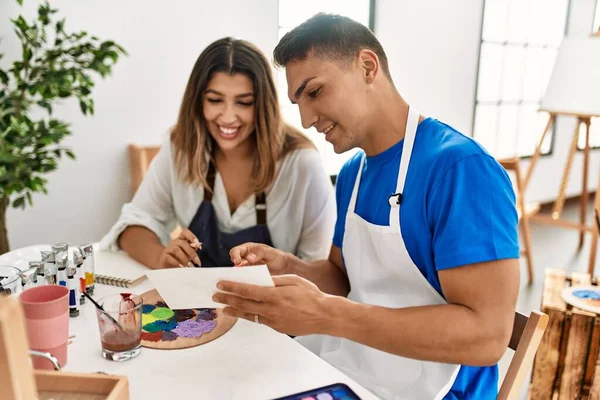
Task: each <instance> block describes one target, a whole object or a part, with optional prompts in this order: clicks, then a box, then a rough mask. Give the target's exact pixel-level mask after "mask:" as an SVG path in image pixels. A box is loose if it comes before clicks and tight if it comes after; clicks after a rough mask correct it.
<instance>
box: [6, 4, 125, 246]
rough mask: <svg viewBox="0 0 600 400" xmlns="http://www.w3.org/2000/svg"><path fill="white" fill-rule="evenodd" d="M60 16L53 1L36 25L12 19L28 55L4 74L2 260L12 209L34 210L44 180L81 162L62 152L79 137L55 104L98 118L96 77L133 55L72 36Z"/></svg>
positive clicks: (42, 9) (86, 37) (83, 34)
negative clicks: (67, 161)
mask: <svg viewBox="0 0 600 400" xmlns="http://www.w3.org/2000/svg"><path fill="white" fill-rule="evenodd" d="M22 1H23V0H17V2H18V3H19V4H22ZM56 13H57V10H56V9H53V8H51V7H50V4H49V3H48V2H47V1H46V2H44V3H43V4H41V5H40V6H39V8H38V12H37V17H36V18H35V19H33V20H32V21H31V22H28V21H26V20H25V18H23V16H19V17H17V18H15V19H12V20H11V22H12V24H13V26H14V31H15V33H16V35H17V36H18V38H19V39H20V42H21V48H22V51H21V54H20V58H19V59H16V60H14V61H13V62H12V64H11V65H10V67H9V68H8V69H7V70H5V69H2V68H0V254H3V253H5V252H7V251H8V250H9V244H8V233H7V229H6V227H7V224H6V212H7V209H8V207H10V206H12V207H20V208H25V206H26V205H30V206H31V205H32V196H31V195H32V193H37V192H42V193H47V191H46V183H47V180H46V178H45V177H44V176H45V174H46V173H48V172H50V171H54V170H55V169H56V168H57V166H58V161H59V160H60V159H61V158H62V157H63V156H65V155H66V156H67V157H70V158H72V159H73V158H75V155H74V154H73V152H72V151H71V150H70V149H68V148H66V147H64V146H61V142H62V140H63V139H64V138H65V137H66V136H68V135H71V133H72V132H71V129H70V126H69V123H68V122H66V121H62V120H59V119H56V118H53V117H52V106H53V105H55V104H57V102H59V101H62V100H66V99H70V98H74V99H76V100H77V101H79V106H80V109H81V112H82V113H83V114H84V115H93V113H94V101H93V99H92V97H91V94H92V89H93V87H94V79H95V78H97V77H98V76H100V77H102V78H105V77H106V76H108V75H110V74H111V71H112V67H113V66H114V64H115V63H116V62H117V60H118V59H119V56H120V55H124V54H126V52H125V50H124V49H123V48H122V47H121V46H119V45H118V44H116V43H115V42H113V41H100V40H99V39H98V38H97V37H95V36H90V35H88V33H87V32H75V33H68V32H67V31H66V30H65V19H64V18H63V19H57V18H56ZM2 56H3V54H0V58H1V57H2Z"/></svg>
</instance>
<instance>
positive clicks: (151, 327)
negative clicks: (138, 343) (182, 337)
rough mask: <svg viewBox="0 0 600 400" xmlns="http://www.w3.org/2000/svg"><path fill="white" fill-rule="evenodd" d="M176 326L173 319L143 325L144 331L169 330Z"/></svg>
mask: <svg viewBox="0 0 600 400" xmlns="http://www.w3.org/2000/svg"><path fill="white" fill-rule="evenodd" d="M176 326H177V322H175V321H161V320H158V321H154V322H152V323H150V324H148V325H144V326H143V328H144V330H145V331H146V332H161V331H170V330H172V329H173V328H175V327H176Z"/></svg>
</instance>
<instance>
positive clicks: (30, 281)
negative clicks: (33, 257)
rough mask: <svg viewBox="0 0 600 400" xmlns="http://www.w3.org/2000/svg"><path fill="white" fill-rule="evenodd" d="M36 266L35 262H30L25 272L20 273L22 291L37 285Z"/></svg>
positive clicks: (37, 266)
mask: <svg viewBox="0 0 600 400" xmlns="http://www.w3.org/2000/svg"><path fill="white" fill-rule="evenodd" d="M32 262H33V263H34V264H33V265H32V264H31V263H32ZM37 264H38V262H37V261H30V262H29V269H26V270H25V271H23V272H21V274H20V275H21V286H22V287H23V289H27V288H30V287H33V286H36V285H37V277H38V275H37V272H38V268H39V265H37Z"/></svg>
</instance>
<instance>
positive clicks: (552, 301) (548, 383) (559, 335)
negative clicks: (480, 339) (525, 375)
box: [530, 269, 600, 400]
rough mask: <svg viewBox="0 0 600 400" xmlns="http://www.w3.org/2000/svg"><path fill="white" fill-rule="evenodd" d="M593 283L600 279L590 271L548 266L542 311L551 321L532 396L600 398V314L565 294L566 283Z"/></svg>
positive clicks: (538, 357)
mask: <svg viewBox="0 0 600 400" xmlns="http://www.w3.org/2000/svg"><path fill="white" fill-rule="evenodd" d="M590 284H593V285H596V284H597V282H596V280H595V279H594V280H591V279H590V275H589V274H587V273H581V272H574V273H572V274H571V276H567V273H566V272H565V271H563V270H556V269H547V270H546V273H545V277H544V291H543V295H542V311H543V312H544V313H546V314H547V315H548V316H549V318H550V321H549V324H548V328H547V329H546V333H545V334H544V337H543V338H542V342H541V344H540V347H539V350H538V352H537V355H536V357H535V361H534V366H533V375H532V379H531V386H530V398H531V399H532V400H538V399H548V400H550V399H559V400H561V399H588V398H589V399H600V367H599V366H598V348H599V344H600V316H598V315H596V314H593V313H589V312H587V311H583V310H580V309H578V308H575V307H572V306H570V305H568V304H566V303H565V302H564V301H563V300H562V296H561V293H562V291H563V289H564V288H565V287H569V286H572V285H578V286H579V285H590ZM588 396H589V397H588Z"/></svg>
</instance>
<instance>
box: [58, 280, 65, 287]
mask: <svg viewBox="0 0 600 400" xmlns="http://www.w3.org/2000/svg"><path fill="white" fill-rule="evenodd" d="M58 284H59V285H60V286H64V287H67V281H59V282H58Z"/></svg>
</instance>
